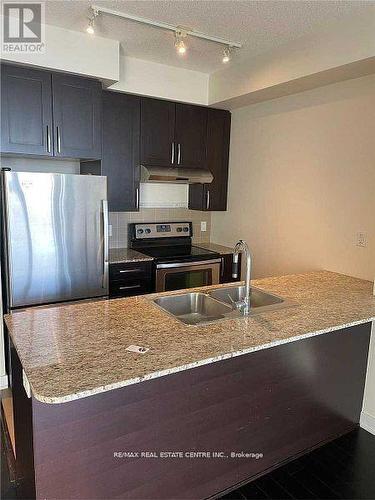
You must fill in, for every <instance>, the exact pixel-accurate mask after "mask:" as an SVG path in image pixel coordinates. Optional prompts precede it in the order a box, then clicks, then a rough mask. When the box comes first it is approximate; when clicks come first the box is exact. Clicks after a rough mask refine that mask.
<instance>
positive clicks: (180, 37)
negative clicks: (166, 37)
mask: <svg viewBox="0 0 375 500" xmlns="http://www.w3.org/2000/svg"><path fill="white" fill-rule="evenodd" d="M174 36H175V43H174V46H175V47H176V50H177V54H178V55H180V56H183V55H184V54H186V48H187V47H186V44H185V42H184V38H186V31H184V30H180V29H177V30H176V31H175V34H174Z"/></svg>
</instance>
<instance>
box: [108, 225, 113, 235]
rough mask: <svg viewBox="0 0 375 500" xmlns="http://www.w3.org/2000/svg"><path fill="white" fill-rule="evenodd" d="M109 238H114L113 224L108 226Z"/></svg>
mask: <svg viewBox="0 0 375 500" xmlns="http://www.w3.org/2000/svg"><path fill="white" fill-rule="evenodd" d="M108 236H109V237H111V236H112V224H108Z"/></svg>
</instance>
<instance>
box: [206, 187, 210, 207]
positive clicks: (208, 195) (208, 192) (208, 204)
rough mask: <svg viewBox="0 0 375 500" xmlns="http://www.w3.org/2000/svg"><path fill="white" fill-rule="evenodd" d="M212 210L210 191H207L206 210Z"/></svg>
mask: <svg viewBox="0 0 375 500" xmlns="http://www.w3.org/2000/svg"><path fill="white" fill-rule="evenodd" d="M209 209H210V190H209V189H207V197H206V210H209Z"/></svg>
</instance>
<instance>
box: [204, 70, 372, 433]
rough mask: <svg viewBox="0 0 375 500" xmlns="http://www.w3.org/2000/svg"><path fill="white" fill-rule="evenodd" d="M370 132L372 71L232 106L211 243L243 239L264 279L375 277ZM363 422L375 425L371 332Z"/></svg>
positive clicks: (256, 272) (367, 424)
mask: <svg viewBox="0 0 375 500" xmlns="http://www.w3.org/2000/svg"><path fill="white" fill-rule="evenodd" d="M374 131H375V76H368V77H364V78H359V79H356V80H350V81H347V82H342V83H338V84H335V85H330V86H327V87H322V88H319V89H316V90H311V91H308V92H304V93H301V94H298V95H294V96H289V97H283V98H281V99H277V100H274V101H271V102H267V103H261V104H256V105H254V106H249V107H246V108H242V109H238V110H236V111H234V112H233V114H232V137H231V151H230V179H229V208H228V212H226V213H214V214H213V216H212V229H211V241H214V242H216V243H221V244H228V245H232V244H233V243H234V242H235V241H236V240H238V239H239V238H243V239H245V240H246V241H247V242H248V243H249V245H250V247H251V249H252V252H253V257H254V270H255V276H258V277H261V276H270V275H277V274H287V273H294V272H300V271H309V270H313V269H322V268H324V269H328V270H331V271H337V272H341V273H345V274H349V275H352V276H358V277H360V278H364V279H368V280H373V279H374V277H375V196H374V192H375V146H374V144H375V143H374ZM358 231H365V232H367V237H368V246H367V247H366V248H360V247H357V246H356V245H355V239H356V233H357V232H358ZM361 423H362V426H363V427H365V428H367V429H368V430H371V429H372V432H374V433H375V339H374V333H373V338H372V348H371V353H370V362H369V368H368V375H367V384H366V393H365V402H364V413H363V415H362V419H361Z"/></svg>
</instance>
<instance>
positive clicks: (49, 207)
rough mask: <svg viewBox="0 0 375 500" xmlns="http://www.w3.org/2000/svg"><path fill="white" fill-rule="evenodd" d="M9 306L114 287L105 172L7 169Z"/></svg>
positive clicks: (101, 292)
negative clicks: (110, 283) (85, 173)
mask: <svg viewBox="0 0 375 500" xmlns="http://www.w3.org/2000/svg"><path fill="white" fill-rule="evenodd" d="M3 182H4V191H5V193H4V194H5V213H4V217H5V228H6V233H7V234H6V243H7V257H8V279H9V282H8V286H9V293H8V295H9V306H10V307H20V306H26V305H33V304H45V303H50V302H58V301H65V300H74V299H80V298H86V297H98V296H102V295H107V293H108V211H107V201H106V200H107V183H106V178H105V177H100V176H83V175H82V176H81V175H63V174H44V173H43V174H42V173H30V172H20V173H14V172H4V181H3Z"/></svg>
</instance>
